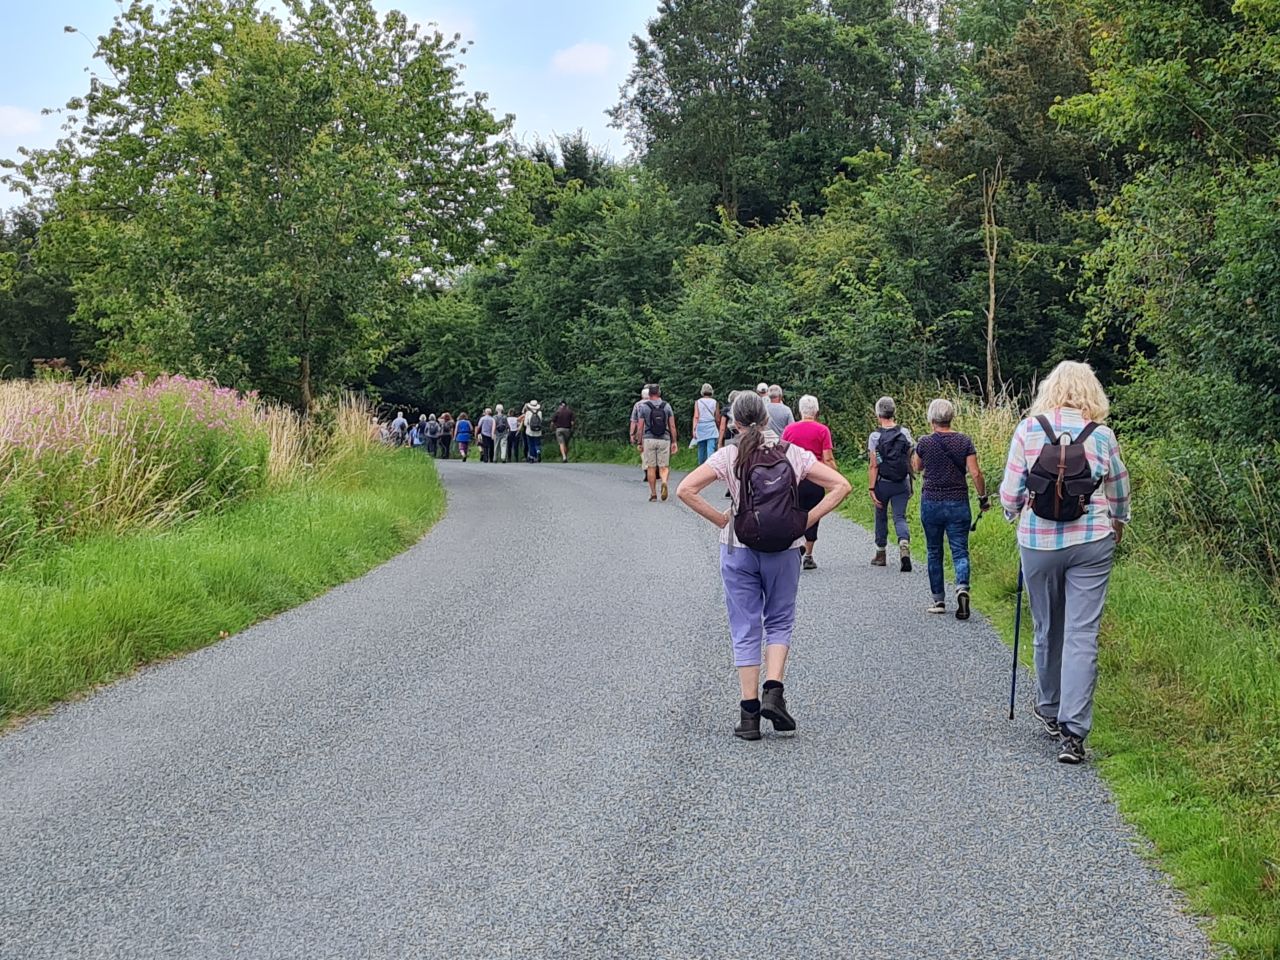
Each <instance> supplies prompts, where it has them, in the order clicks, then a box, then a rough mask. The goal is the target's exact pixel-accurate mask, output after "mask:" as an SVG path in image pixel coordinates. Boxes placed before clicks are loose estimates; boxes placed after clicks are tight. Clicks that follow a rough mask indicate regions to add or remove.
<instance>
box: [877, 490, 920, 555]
mask: <svg viewBox="0 0 1280 960" xmlns="http://www.w3.org/2000/svg"><path fill="white" fill-rule="evenodd" d="M876 497H878V498H879V500H880V502H881V503H883V504H884V506H883V507H876V526H875V539H876V549H877V550H883V549H884V548H885V546H886V545H887V544H888V543H889V511H890V510H892V511H893V532H894V534H895V535H896V536H897V538H898V542H899V543H901V542H902V541H903V540H910V539H911V528H910V527H908V526H907V501H909V500H910V499H911V481H910V480H899V481H898V482H897V483H891V482H890V481H888V480H880V481H878V482H877V483H876Z"/></svg>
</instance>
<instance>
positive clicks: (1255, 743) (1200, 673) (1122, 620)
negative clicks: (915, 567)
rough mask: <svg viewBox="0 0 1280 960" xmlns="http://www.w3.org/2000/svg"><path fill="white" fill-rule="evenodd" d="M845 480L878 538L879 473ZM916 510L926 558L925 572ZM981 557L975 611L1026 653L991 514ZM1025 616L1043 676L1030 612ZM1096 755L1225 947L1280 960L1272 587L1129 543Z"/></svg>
mask: <svg viewBox="0 0 1280 960" xmlns="http://www.w3.org/2000/svg"><path fill="white" fill-rule="evenodd" d="M847 475H848V476H849V478H850V480H851V482H852V483H853V490H854V492H853V494H852V495H851V496H850V497H849V499H848V500H847V501H846V503H845V505H844V507H843V508H842V510H843V512H844V513H845V514H846V516H849V517H851V518H852V519H854V520H856V521H857V522H859V523H861V524H863V525H864V526H866V527H868V528H870V527H871V525H872V522H873V520H874V516H873V513H872V508H871V502H870V499H869V498H868V497H867V495H866V493H865V491H866V486H867V483H866V480H867V477H866V469H865V467H863V468H861V469H859V470H851V471H848V472H847ZM917 504H918V501H917V500H913V501H912V510H911V511H909V515H910V516H911V525H912V544H913V553H915V554H918V555H919V557H921V558H923V556H924V537H923V534H922V532H921V530H920V525H919V512H918V510H917V509H915V508H916V506H917ZM970 553H971V559H972V564H973V571H972V579H973V584H972V589H973V599H974V604H975V606H976V607H977V608H978V609H979V610H981V611H982V612H983V613H984V614H985V615H986V616H988V617H989V618H990V619H991V622H992V623H993V624H994V625H995V627H996V629H997V630H998V631H999V632H1000V634H1001V635H1002V636H1003V637H1004V638H1005V640H1006V641H1007V642H1009V643H1012V642H1013V623H1014V605H1015V602H1016V589H1017V570H1018V556H1017V547H1016V541H1015V538H1014V534H1013V530H1012V529H1011V528H1010V527H1008V526H1007V525H1005V524H1004V523H1003V522H1002V519H1001V518H1000V517H999V516H998V515H996V514H994V513H993V515H990V516H988V517H986V518H984V519H983V520H982V522H981V523H980V524H979V525H978V530H977V531H976V532H975V533H974V534H973V535H972V537H971V539H970ZM867 559H868V560H869V559H870V557H868V558H867ZM921 566H923V564H921ZM949 570H950V566H949V565H948V571H949ZM948 580H949V581H950V576H949V574H948ZM922 615H923V614H922ZM1024 616H1025V617H1026V618H1027V619H1026V622H1025V623H1024V625H1023V634H1022V646H1021V652H1022V654H1023V657H1022V659H1023V660H1024V662H1027V663H1030V660H1031V640H1030V637H1031V633H1030V619H1029V613H1027V609H1026V608H1025V607H1024ZM999 709H1001V707H1000V705H999V704H992V710H993V711H996V710H999ZM1016 722H1018V723H1029V722H1031V721H1030V719H1029V718H1028V717H1025V716H1022V717H1019V718H1018V719H1017V721H1016ZM1090 746H1091V748H1092V749H1093V750H1094V751H1095V753H1096V756H1097V758H1098V766H1099V769H1100V770H1101V772H1102V775H1103V776H1104V777H1105V779H1106V780H1107V782H1108V783H1109V784H1110V786H1111V789H1112V791H1113V793H1114V795H1115V797H1116V802H1117V804H1118V806H1119V808H1120V810H1121V812H1122V813H1123V814H1124V816H1125V817H1127V818H1128V819H1129V821H1130V822H1132V823H1133V824H1134V825H1135V826H1137V827H1138V829H1139V830H1141V832H1142V833H1144V834H1145V835H1146V836H1147V837H1148V838H1150V840H1151V841H1152V843H1153V845H1154V847H1155V850H1156V852H1157V855H1158V858H1159V860H1160V862H1161V863H1162V864H1163V866H1164V868H1165V869H1166V870H1167V871H1168V872H1169V873H1170V874H1171V875H1172V877H1173V878H1174V880H1175V881H1176V883H1177V884H1178V886H1179V887H1181V889H1182V890H1183V891H1185V892H1186V894H1187V896H1188V898H1189V900H1190V903H1191V905H1192V907H1193V908H1194V909H1195V910H1196V911H1197V912H1198V913H1201V914H1203V915H1205V916H1207V917H1209V918H1211V919H1210V928H1209V929H1210V934H1211V936H1212V937H1213V938H1214V939H1215V940H1216V941H1218V942H1219V943H1222V944H1226V945H1229V946H1230V947H1232V948H1234V949H1235V950H1236V952H1237V954H1238V955H1239V956H1240V957H1241V958H1245V960H1280V618H1277V617H1276V615H1275V613H1274V612H1273V606H1272V604H1271V602H1270V600H1269V598H1268V597H1267V594H1266V591H1265V590H1264V589H1263V588H1262V587H1261V585H1259V584H1257V583H1256V582H1254V581H1252V580H1250V579H1249V578H1248V577H1239V578H1237V577H1232V576H1229V575H1228V574H1227V573H1226V572H1224V571H1223V570H1222V569H1221V568H1220V567H1218V566H1215V565H1214V564H1213V563H1211V562H1210V561H1209V560H1208V559H1206V558H1205V557H1204V556H1203V554H1202V552H1199V551H1198V550H1197V548H1196V547H1194V546H1190V545H1189V546H1187V547H1184V548H1182V549H1181V550H1179V551H1177V552H1175V553H1171V552H1170V548H1169V547H1168V545H1164V546H1162V547H1160V548H1158V549H1157V548H1155V547H1147V546H1144V545H1143V544H1142V543H1141V542H1130V541H1128V540H1126V543H1125V544H1124V545H1123V546H1122V548H1121V551H1120V554H1119V559H1118V560H1117V563H1116V567H1115V570H1114V572H1113V575H1112V580H1111V590H1110V595H1109V598H1108V601H1107V612H1106V616H1105V619H1104V622H1103V629H1102V635H1101V642H1100V665H1099V684H1098V692H1097V701H1096V719H1095V728H1094V734H1093V736H1091V737H1090Z"/></svg>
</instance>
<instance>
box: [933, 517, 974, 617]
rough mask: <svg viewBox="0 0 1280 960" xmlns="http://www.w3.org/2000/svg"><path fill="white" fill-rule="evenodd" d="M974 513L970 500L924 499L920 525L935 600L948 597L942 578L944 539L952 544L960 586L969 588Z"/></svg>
mask: <svg viewBox="0 0 1280 960" xmlns="http://www.w3.org/2000/svg"><path fill="white" fill-rule="evenodd" d="M972 521H973V511H972V510H971V509H970V507H969V501H968V499H964V500H921V501H920V525H921V526H922V527H924V542H925V544H926V545H927V546H928V548H929V589H930V590H931V591H932V592H933V599H934V600H945V599H946V598H947V585H946V580H945V578H944V577H943V575H942V538H943V536H944V535H945V536H946V538H947V541H948V542H949V543H950V544H951V566H952V567H954V568H955V572H956V586H957V587H964V588H966V589H967V588H968V586H969V524H970V523H971V522H972Z"/></svg>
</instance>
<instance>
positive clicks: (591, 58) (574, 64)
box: [551, 41, 613, 77]
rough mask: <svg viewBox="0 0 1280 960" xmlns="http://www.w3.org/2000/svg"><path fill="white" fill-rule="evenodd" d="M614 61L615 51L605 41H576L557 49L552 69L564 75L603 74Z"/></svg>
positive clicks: (552, 59) (552, 61) (552, 60)
mask: <svg viewBox="0 0 1280 960" xmlns="http://www.w3.org/2000/svg"><path fill="white" fill-rule="evenodd" d="M611 63H613V51H612V50H610V49H609V48H608V47H606V46H605V45H604V44H603V43H589V42H586V41H584V42H582V43H575V44H574V45H573V46H572V47H569V48H568V49H565V50H557V51H556V53H555V56H553V57H552V58H551V70H552V72H553V73H559V74H562V75H564V76H579V77H583V76H597V77H598V76H601V75H603V74H604V73H606V72H607V71H608V70H609V65H610V64H611Z"/></svg>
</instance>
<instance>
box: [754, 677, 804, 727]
mask: <svg viewBox="0 0 1280 960" xmlns="http://www.w3.org/2000/svg"><path fill="white" fill-rule="evenodd" d="M760 716H762V717H764V718H765V719H766V720H768V721H769V722H771V723H772V724H773V732H774V733H795V732H796V721H795V719H794V718H793V717H792V716H791V714H790V713H788V712H787V701H786V698H784V697H783V696H782V687H780V686H778V687H770V688H769V689H768V690H766V691H765V692H764V694H763V695H762V696H761V697H760Z"/></svg>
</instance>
